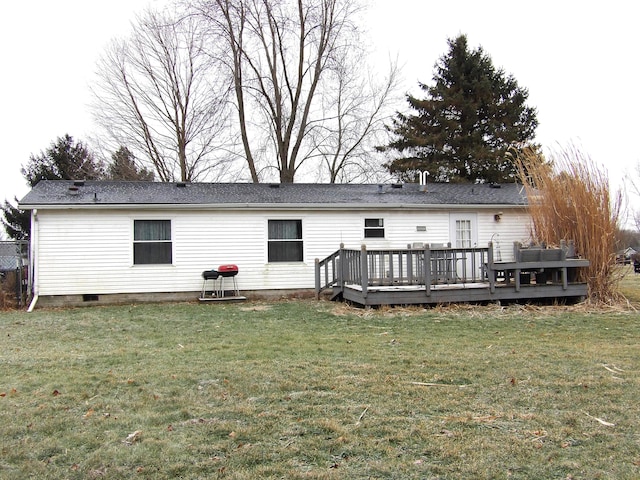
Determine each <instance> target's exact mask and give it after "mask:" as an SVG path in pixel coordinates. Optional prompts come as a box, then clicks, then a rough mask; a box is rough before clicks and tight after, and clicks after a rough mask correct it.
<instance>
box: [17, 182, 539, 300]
mask: <svg viewBox="0 0 640 480" xmlns="http://www.w3.org/2000/svg"><path fill="white" fill-rule="evenodd" d="M20 207H21V208H24V209H30V210H31V211H32V230H31V231H32V234H31V250H32V259H33V262H32V263H33V272H32V275H33V289H34V295H35V296H37V298H38V299H39V300H38V302H39V305H60V304H66V305H71V304H82V303H87V302H89V303H95V302H109V303H110V302H121V301H126V302H131V301H144V300H178V299H195V298H197V297H198V292H199V291H200V289H201V286H202V276H201V274H202V272H203V271H204V270H209V269H215V268H217V267H218V266H219V265H222V264H235V265H237V266H238V268H239V274H238V276H237V282H238V287H239V289H240V290H241V291H242V292H243V294H244V295H255V296H258V295H268V294H274V293H276V294H284V293H291V292H301V291H312V290H313V288H314V262H315V259H316V258H324V257H326V256H328V255H330V254H331V253H332V252H334V251H335V250H337V249H338V248H339V246H340V244H344V245H345V247H347V248H360V246H361V245H363V244H365V245H367V248H406V247H407V245H413V246H416V245H423V244H447V243H451V244H452V245H453V246H459V247H471V246H485V247H486V246H487V244H488V243H489V242H490V241H492V242H493V244H494V246H495V249H496V256H497V257H498V258H500V259H503V260H509V259H510V256H511V255H512V251H513V250H512V245H513V242H514V241H527V240H528V238H529V216H528V214H527V212H526V199H525V197H524V194H523V192H522V191H521V187H520V186H518V185H515V184H511V185H502V186H496V185H453V184H431V185H428V186H420V185H416V184H398V185H348V184H273V185H269V184H216V183H154V182H98V181H86V182H85V181H76V182H74V181H42V182H40V183H38V185H36V186H35V187H34V188H33V190H32V191H31V192H30V193H29V194H27V196H26V197H25V198H24V199H22V201H21V202H20Z"/></svg>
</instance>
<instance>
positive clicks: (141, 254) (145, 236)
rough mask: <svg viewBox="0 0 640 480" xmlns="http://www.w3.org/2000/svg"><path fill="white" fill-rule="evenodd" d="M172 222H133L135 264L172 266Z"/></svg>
mask: <svg viewBox="0 0 640 480" xmlns="http://www.w3.org/2000/svg"><path fill="white" fill-rule="evenodd" d="M171 250H172V244H171V220H134V221H133V264H134V265H151V264H171V263H172V254H171Z"/></svg>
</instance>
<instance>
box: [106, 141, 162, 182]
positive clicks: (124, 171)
mask: <svg viewBox="0 0 640 480" xmlns="http://www.w3.org/2000/svg"><path fill="white" fill-rule="evenodd" d="M107 178H108V179H109V180H142V181H149V182H152V181H153V180H154V174H153V172H152V171H149V170H147V169H146V168H144V167H142V168H138V166H137V165H136V157H135V156H134V155H133V153H132V152H131V150H129V149H128V148H127V147H120V148H119V149H118V150H117V151H116V152H115V153H114V154H113V155H111V164H110V165H109V167H108V168H107Z"/></svg>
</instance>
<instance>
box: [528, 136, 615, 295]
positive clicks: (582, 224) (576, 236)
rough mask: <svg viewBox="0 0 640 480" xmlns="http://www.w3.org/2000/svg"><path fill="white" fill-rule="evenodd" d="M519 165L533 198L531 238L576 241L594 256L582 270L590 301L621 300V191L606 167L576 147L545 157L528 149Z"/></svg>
mask: <svg viewBox="0 0 640 480" xmlns="http://www.w3.org/2000/svg"><path fill="white" fill-rule="evenodd" d="M517 164H518V167H519V172H520V180H521V181H522V183H523V185H524V187H525V189H526V192H527V196H528V199H529V211H530V214H531V218H532V232H531V234H532V238H534V239H535V240H536V241H538V242H545V243H546V244H547V245H558V244H559V243H560V241H561V240H574V241H575V245H576V250H577V253H578V255H580V256H581V257H583V258H586V259H588V260H589V261H590V266H589V268H587V269H581V270H582V271H581V273H580V275H581V276H582V278H581V280H582V281H586V282H587V284H588V288H589V300H590V301H592V302H595V303H601V302H602V303H612V302H617V301H619V300H620V299H621V294H620V293H619V290H618V283H619V280H620V274H619V269H617V268H616V264H615V241H616V233H617V231H618V229H619V218H620V209H621V204H622V196H621V193H620V192H616V193H613V194H612V193H611V191H610V187H609V178H608V175H607V173H606V171H605V169H604V168H602V167H599V166H598V165H596V164H595V163H594V162H593V161H592V159H591V158H590V157H589V156H588V155H586V154H585V153H584V152H582V151H581V150H580V149H578V148H576V147H574V146H572V147H568V148H564V149H560V150H559V151H556V152H552V153H551V154H550V156H548V157H546V158H544V157H542V156H541V155H540V154H539V153H535V152H532V151H528V152H525V153H523V154H521V155H519V157H518V159H517Z"/></svg>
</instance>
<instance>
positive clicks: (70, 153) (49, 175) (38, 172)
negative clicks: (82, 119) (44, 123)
mask: <svg viewBox="0 0 640 480" xmlns="http://www.w3.org/2000/svg"><path fill="white" fill-rule="evenodd" d="M103 170H104V169H103V167H102V164H101V163H100V162H98V161H96V160H95V159H94V156H93V154H92V153H91V152H90V151H89V150H88V149H87V148H86V147H85V146H84V145H83V144H82V142H75V141H74V140H73V137H71V136H70V135H65V136H63V137H58V139H57V140H56V141H55V142H53V143H52V144H51V146H50V147H49V148H48V149H47V150H46V151H44V152H40V154H39V155H37V156H34V155H31V156H30V157H29V162H28V163H27V166H26V167H25V166H23V167H22V169H21V172H22V175H23V176H24V178H25V179H26V180H27V183H28V184H29V186H31V187H33V186H35V185H36V184H37V183H38V182H39V181H40V180H73V179H86V180H99V179H101V178H103V176H104V171H103ZM15 201H16V204H17V203H18V199H15ZM1 208H2V213H3V217H4V218H3V219H2V224H3V225H4V229H5V231H6V232H7V234H8V235H9V236H10V237H11V238H14V239H16V240H27V239H28V238H29V234H30V230H31V215H30V212H29V211H25V210H20V209H19V208H17V207H14V206H13V205H11V203H10V202H8V201H7V200H5V201H4V205H3V206H2V207H1Z"/></svg>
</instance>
